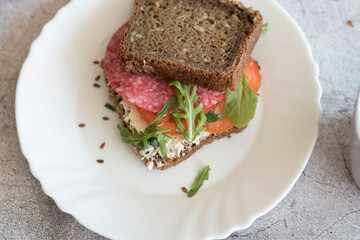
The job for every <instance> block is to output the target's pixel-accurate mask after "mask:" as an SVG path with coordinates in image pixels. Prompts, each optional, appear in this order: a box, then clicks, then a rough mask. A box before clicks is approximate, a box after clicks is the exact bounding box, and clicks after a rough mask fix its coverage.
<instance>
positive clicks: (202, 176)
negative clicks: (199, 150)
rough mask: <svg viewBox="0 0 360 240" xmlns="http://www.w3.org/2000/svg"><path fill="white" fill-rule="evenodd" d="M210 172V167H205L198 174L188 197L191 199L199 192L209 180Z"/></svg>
mask: <svg viewBox="0 0 360 240" xmlns="http://www.w3.org/2000/svg"><path fill="white" fill-rule="evenodd" d="M209 172H210V166H209V165H208V166H206V167H204V168H203V169H201V170H200V171H199V172H198V174H197V176H196V177H195V180H194V182H193V184H192V185H191V188H190V191H189V193H188V195H187V196H188V197H189V198H191V197H193V196H194V195H195V194H196V193H197V192H198V191H199V189H200V188H201V186H202V185H203V183H204V181H205V180H208V179H209Z"/></svg>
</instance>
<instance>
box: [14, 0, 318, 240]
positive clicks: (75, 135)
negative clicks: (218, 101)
mask: <svg viewBox="0 0 360 240" xmlns="http://www.w3.org/2000/svg"><path fill="white" fill-rule="evenodd" d="M244 2H245V3H246V4H247V5H249V6H250V5H251V6H253V7H255V8H256V9H260V10H261V12H262V14H263V16H264V19H265V22H268V23H269V32H268V33H267V34H266V35H264V36H262V37H261V39H260V41H259V43H258V44H257V46H256V49H255V51H254V52H253V56H254V57H255V59H257V60H258V61H259V62H260V64H261V67H262V68H261V71H262V75H263V79H264V80H263V85H262V89H261V96H260V104H259V107H258V111H257V114H256V117H255V119H254V120H253V121H252V122H251V124H250V125H249V127H248V129H247V130H246V131H244V132H243V133H241V134H238V135H236V136H234V137H233V138H231V139H223V140H220V141H217V142H215V143H213V144H211V145H209V146H206V147H204V148H203V149H201V150H200V151H198V152H197V153H196V154H194V155H193V156H192V157H191V158H190V159H188V160H186V161H185V162H184V163H182V164H180V165H179V166H177V167H175V168H173V169H169V170H167V171H165V172H161V171H148V170H147V169H146V168H145V167H144V166H143V165H142V163H141V162H140V161H139V160H138V159H137V157H136V156H135V154H134V153H133V151H132V149H131V147H130V146H128V145H125V144H123V143H122V142H121V140H120V137H119V132H118V130H117V129H116V124H117V123H118V120H117V118H116V115H115V114H114V113H112V112H110V111H109V110H108V109H106V108H104V103H105V102H106V101H108V100H107V97H106V93H105V88H104V84H103V83H102V88H100V89H96V88H94V87H93V86H92V84H93V83H94V78H95V77H96V76H97V75H98V74H99V73H101V71H100V70H99V69H98V68H97V67H96V66H94V65H93V64H92V61H93V60H95V59H97V58H98V57H101V56H104V53H105V49H106V46H107V43H108V41H109V40H110V37H111V36H112V34H113V33H114V32H115V31H116V30H117V28H119V27H120V26H121V25H122V24H123V23H124V22H126V21H127V20H128V19H129V17H130V13H131V9H132V1H131V0H129V1H125V0H124V1H119V0H102V1H96V0H73V1H71V2H70V3H69V4H68V5H66V6H65V7H64V8H62V9H61V10H60V11H59V12H58V14H57V15H56V17H55V18H54V19H53V20H51V21H50V22H49V23H48V24H47V25H46V26H45V27H44V29H43V31H42V33H41V34H40V36H39V37H38V39H37V40H36V41H35V42H34V43H33V45H32V47H31V50H30V54H29V56H28V58H27V60H26V62H25V63H24V66H23V69H22V71H21V74H20V77H19V82H18V87H17V95H16V117H17V127H18V133H19V139H20V143H21V148H22V151H23V153H24V155H25V157H26V158H27V159H28V161H29V163H30V167H31V171H32V173H33V174H34V176H36V177H37V178H38V179H39V181H40V182H41V184H42V187H43V189H44V191H45V192H46V194H48V195H49V196H50V197H52V198H53V199H54V200H55V201H56V203H57V205H58V206H59V208H60V209H62V210H63V211H64V212H67V213H70V214H72V215H73V216H74V217H75V218H76V219H77V220H78V221H79V222H80V223H81V224H83V225H84V226H86V227H88V228H89V229H91V230H93V231H95V232H97V233H99V234H101V235H104V236H106V237H109V238H113V239H158V240H159V239H204V238H222V237H226V236H227V235H229V234H230V233H231V232H232V231H234V230H237V229H244V228H247V227H249V226H250V224H251V223H252V222H253V221H254V220H255V219H256V218H257V217H259V216H261V215H263V214H265V213H266V212H268V211H269V210H270V209H271V208H273V207H274V206H275V205H276V204H277V203H278V202H279V201H280V200H281V199H282V198H283V197H284V196H285V195H286V194H287V193H288V192H289V190H290V189H291V187H292V186H293V185H294V183H295V182H296V180H297V179H298V177H299V175H300V174H301V172H302V171H303V169H304V167H305V165H306V163H307V161H308V158H309V157H310V154H311V151H312V149H313V146H314V143H315V141H316V138H317V133H318V120H319V116H320V113H321V110H320V96H321V87H320V84H319V82H318V68H317V65H316V63H315V62H314V60H313V58H312V56H311V50H310V48H309V44H308V43H307V41H306V39H305V37H304V34H303V33H302V32H301V30H300V29H299V27H298V26H297V24H296V23H295V22H294V21H293V20H292V19H291V17H290V16H289V15H288V14H287V13H286V12H285V11H284V10H283V9H282V8H281V7H280V6H279V5H278V4H277V3H275V2H274V1H272V0H246V1H244ZM103 116H109V117H111V121H108V122H106V121H103V120H102V117H103ZM79 123H86V127H85V128H78V126H77V125H78V124H79ZM102 142H106V147H105V149H103V150H100V149H99V145H100V144H101V143H102ZM97 159H104V160H105V163H104V164H102V165H101V164H98V163H97V162H96V160H97ZM207 164H209V165H210V166H211V169H212V170H211V172H210V179H209V181H207V182H205V184H204V186H203V188H202V189H201V190H200V192H199V193H198V194H197V195H196V196H195V197H194V198H192V199H189V198H187V197H186V195H185V194H184V193H183V192H182V191H181V187H182V186H186V187H189V186H190V185H191V183H192V181H193V179H194V177H195V175H196V173H197V171H198V170H199V169H200V168H201V167H203V166H204V165H207Z"/></svg>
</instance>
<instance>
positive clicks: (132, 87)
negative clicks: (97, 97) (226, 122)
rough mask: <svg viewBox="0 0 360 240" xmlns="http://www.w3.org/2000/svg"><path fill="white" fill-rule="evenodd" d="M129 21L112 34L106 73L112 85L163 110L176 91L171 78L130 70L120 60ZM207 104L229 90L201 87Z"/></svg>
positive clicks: (139, 101) (130, 98)
mask: <svg viewBox="0 0 360 240" xmlns="http://www.w3.org/2000/svg"><path fill="white" fill-rule="evenodd" d="M127 26H128V23H126V24H124V25H123V26H122V27H121V28H120V29H119V30H118V31H117V32H116V33H115V34H114V35H113V37H112V39H111V40H110V43H109V45H108V47H107V50H106V54H105V74H106V78H107V79H108V81H109V84H110V85H111V87H112V88H113V89H114V90H115V91H116V92H117V93H118V94H120V95H121V96H123V97H124V98H126V99H127V100H128V101H129V102H131V103H132V104H134V105H136V106H137V107H140V108H142V109H144V110H146V111H150V112H154V113H157V112H160V111H161V109H162V108H163V107H164V105H165V104H166V103H167V102H168V101H169V100H170V98H171V97H172V96H173V95H174V91H175V90H174V87H170V86H168V84H169V82H168V81H166V80H163V79H157V78H153V77H149V76H145V75H139V74H134V73H130V72H126V71H125V70H124V69H123V68H122V67H121V66H120V64H119V61H118V48H119V45H120V43H121V41H122V39H123V37H124V35H125V31H126V28H127ZM197 94H198V95H199V96H200V101H201V102H202V103H203V105H204V108H210V107H212V106H213V105H215V104H216V103H218V102H219V101H220V100H221V99H223V97H224V96H225V93H220V92H214V91H209V90H206V89H203V88H199V87H198V90H197Z"/></svg>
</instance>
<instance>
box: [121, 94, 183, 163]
mask: <svg viewBox="0 0 360 240" xmlns="http://www.w3.org/2000/svg"><path fill="white" fill-rule="evenodd" d="M175 102H176V97H175V96H173V97H172V98H171V99H170V101H169V102H168V103H167V104H166V105H165V106H164V107H163V109H162V110H161V111H160V112H159V113H158V115H157V116H156V118H155V119H154V121H153V122H151V123H150V124H149V125H148V126H147V128H146V129H145V130H144V132H138V131H137V130H136V129H135V128H134V130H133V132H130V131H129V130H128V129H125V128H121V126H119V125H118V128H119V130H120V136H121V139H122V141H123V142H124V143H127V144H134V145H135V146H137V147H140V148H141V149H147V148H149V146H150V145H151V146H153V147H154V148H157V147H159V146H160V151H161V154H162V156H163V158H165V159H166V158H167V148H166V139H167V138H170V137H169V136H168V135H166V134H165V133H166V132H168V131H170V130H169V129H159V128H158V127H160V126H161V125H163V124H162V123H160V124H157V123H156V122H157V121H160V120H161V119H163V118H164V117H165V116H167V113H168V112H169V111H170V109H171V108H172V107H173V106H174V105H175Z"/></svg>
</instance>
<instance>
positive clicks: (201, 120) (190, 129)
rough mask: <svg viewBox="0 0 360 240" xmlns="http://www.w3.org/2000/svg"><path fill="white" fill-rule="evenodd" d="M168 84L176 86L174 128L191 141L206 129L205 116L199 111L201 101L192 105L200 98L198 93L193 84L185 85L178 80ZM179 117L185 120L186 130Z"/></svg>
mask: <svg viewBox="0 0 360 240" xmlns="http://www.w3.org/2000/svg"><path fill="white" fill-rule="evenodd" d="M169 86H175V87H176V89H175V97H176V98H177V102H176V104H175V107H174V113H173V116H174V120H175V124H176V126H177V129H176V130H177V131H178V132H180V133H181V136H182V137H183V138H184V139H185V140H186V141H189V142H193V141H195V139H196V137H197V136H198V135H199V134H200V133H201V132H203V131H205V130H206V128H205V127H204V125H205V122H206V116H205V114H204V113H203V112H202V111H201V110H202V109H203V105H202V103H199V104H198V105H197V106H196V107H194V104H195V102H196V101H197V100H198V99H199V98H200V97H199V95H197V94H196V90H197V87H196V86H195V85H186V84H184V83H180V82H179V81H173V82H171V83H170V84H169ZM181 118H184V119H185V120H186V123H187V130H186V129H185V127H184V124H183V123H182V122H181V120H180V119H181ZM196 120H197V121H196ZM196 124H197V125H196Z"/></svg>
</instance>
